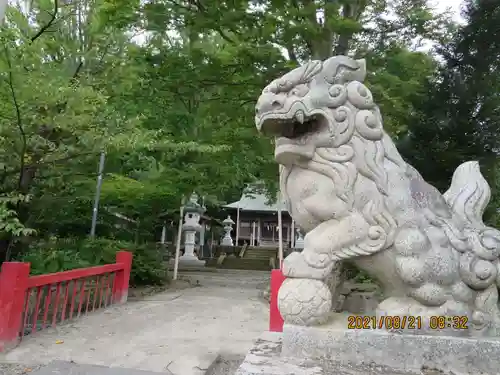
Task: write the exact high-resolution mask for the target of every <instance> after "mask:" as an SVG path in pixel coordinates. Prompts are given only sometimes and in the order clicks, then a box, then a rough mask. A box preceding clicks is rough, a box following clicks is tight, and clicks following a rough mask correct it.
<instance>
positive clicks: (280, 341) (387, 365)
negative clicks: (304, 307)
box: [235, 321, 500, 375]
mask: <svg viewBox="0 0 500 375" xmlns="http://www.w3.org/2000/svg"><path fill="white" fill-rule="evenodd" d="M499 369H500V340H492V339H485V338H480V339H471V338H460V337H451V336H426V335H411V334H398V333H390V332H387V331H382V330H347V329H344V328H342V327H341V326H340V325H339V323H338V321H337V323H336V324H329V325H325V326H321V327H301V326H293V325H287V324H285V326H284V329H283V333H274V332H265V333H264V334H263V335H261V336H260V337H259V338H258V339H257V340H256V341H255V343H254V346H253V348H252V349H251V350H250V351H249V352H248V354H247V356H246V357H245V360H244V361H243V363H242V364H241V366H240V367H239V369H238V371H237V372H236V374H235V375H257V374H258V375H291V374H293V375H445V374H446V375H479V374H481V375H498V374H500V370H499Z"/></svg>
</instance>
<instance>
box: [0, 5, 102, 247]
mask: <svg viewBox="0 0 500 375" xmlns="http://www.w3.org/2000/svg"><path fill="white" fill-rule="evenodd" d="M0 1H2V0H0ZM105 159H106V153H105V152H104V151H101V157H100V159H99V172H98V174H97V185H96V189H95V197H94V208H93V210H92V226H91V227H90V238H94V237H95V227H96V225H97V212H98V211H99V197H100V196H101V186H102V174H103V172H104V161H105Z"/></svg>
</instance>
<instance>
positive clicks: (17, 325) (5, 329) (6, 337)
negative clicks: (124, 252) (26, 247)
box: [0, 262, 30, 352]
mask: <svg viewBox="0 0 500 375" xmlns="http://www.w3.org/2000/svg"><path fill="white" fill-rule="evenodd" d="M29 275H30V264H29V263H21V262H4V263H3V264H2V268H1V270H0V352H2V351H5V350H7V349H10V348H12V347H14V346H16V345H17V343H18V341H19V330H20V329H21V323H22V322H21V320H22V317H23V309H24V300H25V298H26V290H27V289H28V279H29Z"/></svg>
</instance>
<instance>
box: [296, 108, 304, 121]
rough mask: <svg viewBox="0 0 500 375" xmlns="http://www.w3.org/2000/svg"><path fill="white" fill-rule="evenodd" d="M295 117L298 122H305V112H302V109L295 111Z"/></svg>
mask: <svg viewBox="0 0 500 375" xmlns="http://www.w3.org/2000/svg"><path fill="white" fill-rule="evenodd" d="M295 118H296V119H297V121H298V122H300V123H301V124H303V123H304V112H302V111H297V112H295Z"/></svg>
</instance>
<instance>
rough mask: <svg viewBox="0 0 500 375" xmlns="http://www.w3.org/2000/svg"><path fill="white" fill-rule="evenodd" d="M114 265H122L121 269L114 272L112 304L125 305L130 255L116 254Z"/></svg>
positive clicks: (124, 253) (122, 252)
mask: <svg viewBox="0 0 500 375" xmlns="http://www.w3.org/2000/svg"><path fill="white" fill-rule="evenodd" d="M116 263H119V264H121V265H123V269H122V270H119V271H116V276H115V287H114V290H113V302H114V303H125V302H127V297H128V286H129V281H130V271H131V269H132V253H131V252H128V251H119V252H117V253H116Z"/></svg>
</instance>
